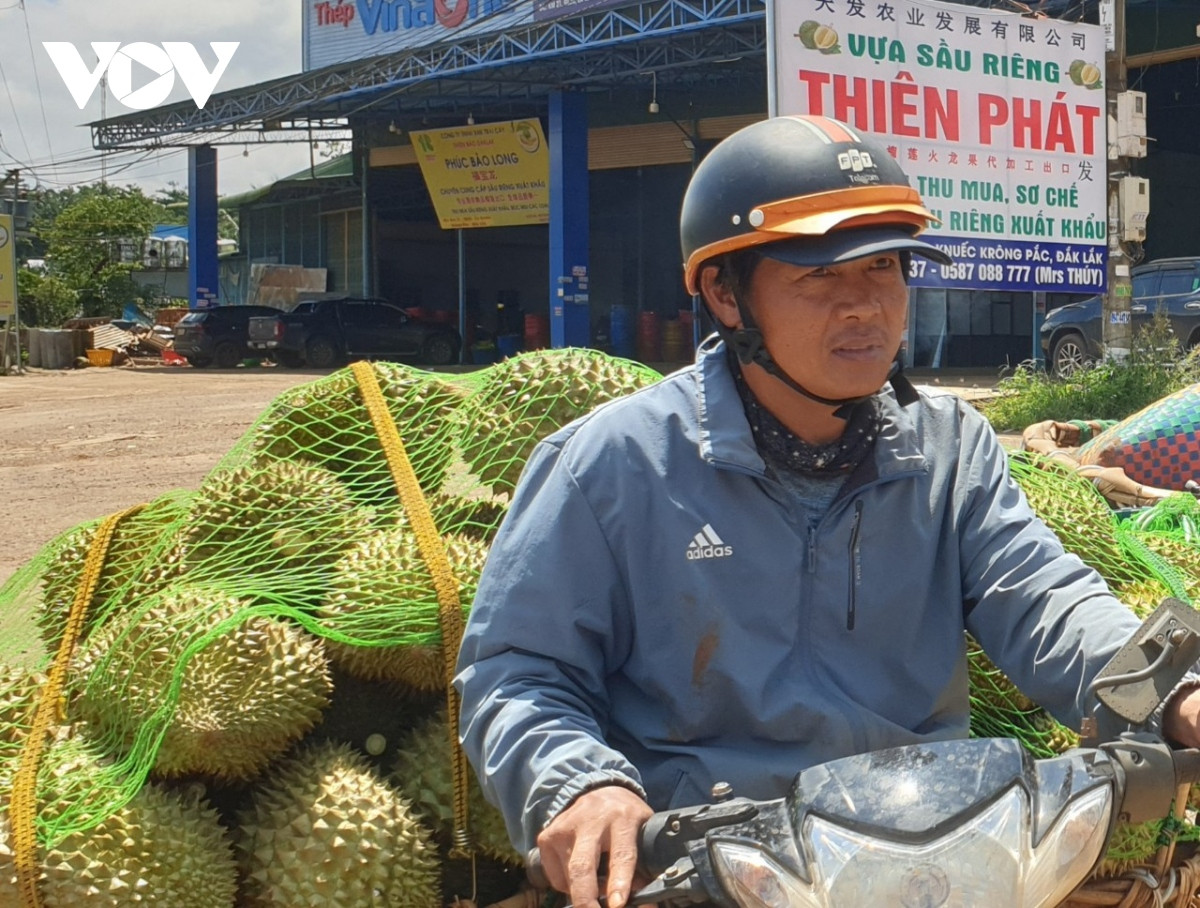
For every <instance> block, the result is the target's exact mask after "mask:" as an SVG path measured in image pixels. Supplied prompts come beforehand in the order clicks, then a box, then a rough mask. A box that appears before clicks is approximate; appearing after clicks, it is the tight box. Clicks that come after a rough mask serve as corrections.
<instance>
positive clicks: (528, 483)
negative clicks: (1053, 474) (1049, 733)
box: [456, 342, 1138, 850]
mask: <svg viewBox="0 0 1200 908" xmlns="http://www.w3.org/2000/svg"><path fill="white" fill-rule="evenodd" d="M881 401H882V411H883V428H882V431H881V432H880V435H879V438H878V441H877V443H876V445H875V449H874V452H873V456H868V459H867V460H866V461H865V462H864V463H863V464H861V465H860V466H859V468H858V469H857V470H856V471H855V473H854V474H852V476H851V477H850V479H848V480H847V482H846V484H845V486H844V487H843V488H842V489H841V490H840V492H839V494H838V496H837V498H836V499H835V500H834V502H833V505H832V506H831V507H830V509H829V511H828V512H827V513H826V514H825V515H824V517H822V518H821V520H820V522H819V524H818V525H817V526H816V527H815V528H810V525H809V521H808V519H807V517H806V515H805V514H804V513H800V512H798V510H797V508H796V506H795V505H794V503H793V501H794V499H792V498H791V497H790V495H789V493H788V492H787V491H786V490H785V489H784V487H783V486H782V485H781V484H780V483H778V482H777V481H775V480H773V479H772V478H770V477H769V475H768V473H767V471H766V469H765V467H764V464H763V461H762V458H761V457H760V456H759V454H758V452H757V451H756V449H755V447H754V444H753V441H752V439H751V435H750V430H749V426H748V424H747V421H746V417H745V414H744V411H743V408H742V404H741V400H740V398H739V397H738V394H737V390H736V388H735V385H734V381H733V377H732V375H731V374H730V371H729V366H728V364H727V360H726V355H725V351H724V347H723V345H722V344H720V343H713V342H710V343H707V344H706V345H704V346H703V347H702V348H701V350H700V352H699V353H698V355H697V361H696V363H695V365H693V366H690V367H688V368H685V369H683V370H680V371H679V372H676V373H673V374H672V375H670V376H668V377H667V378H665V379H664V380H663V381H662V382H660V383H658V384H655V385H653V386H651V387H649V388H646V389H644V390H642V391H640V392H638V393H636V394H634V395H632V396H630V397H628V398H625V399H622V400H619V401H614V402H612V403H610V404H607V405H605V406H603V407H601V408H599V409H598V410H596V411H595V412H593V413H591V414H590V415H588V416H586V417H584V418H583V419H580V420H578V421H577V422H575V423H573V424H572V425H570V426H567V427H566V428H565V429H563V430H562V431H560V432H558V433H556V434H555V435H553V436H551V437H550V438H548V439H546V440H545V441H544V442H542V443H541V444H540V445H539V446H538V447H537V449H536V451H535V452H534V454H533V456H532V457H531V458H530V460H529V463H528V465H527V467H526V469H525V473H524V475H523V478H522V481H521V483H520V485H519V488H518V489H517V492H516V494H515V496H514V501H513V504H512V508H511V510H510V512H509V514H508V517H507V519H506V520H505V522H504V525H503V526H502V528H501V530H500V532H499V534H498V535H497V537H496V540H495V543H494V544H493V546H492V549H491V554H490V557H489V559H488V562H487V566H486V568H485V570H484V573H483V577H482V580H481V583H480V585H479V590H478V593H477V595H476V597H475V604H474V608H473V610H472V613H471V616H470V620H469V622H468V625H467V629H466V634H465V638H464V640H463V645H462V649H461V651H460V655H459V663H458V676H457V679H456V685H457V686H458V688H459V690H460V692H461V694H462V721H461V725H460V732H461V736H462V740H463V744H464V747H465V748H466V751H467V754H468V756H469V758H470V760H471V762H472V764H473V766H474V767H475V770H476V772H477V773H478V775H479V777H480V780H481V782H482V784H483V788H484V791H485V793H486V795H487V797H488V799H489V800H491V801H492V802H493V803H495V804H496V805H497V806H499V807H500V809H501V811H502V812H503V813H504V816H505V818H506V821H507V824H508V829H509V833H510V835H511V836H512V838H513V841H514V844H515V845H516V846H517V847H518V848H519V849H522V850H524V849H528V848H530V847H532V846H533V845H534V843H535V839H536V836H537V834H538V832H539V831H540V830H541V829H542V828H543V826H545V824H546V823H547V822H549V820H550V819H552V818H553V817H554V816H555V815H556V814H557V813H558V812H559V811H561V810H562V809H563V808H564V807H566V806H567V805H568V804H569V803H570V801H571V800H573V799H574V798H575V797H576V796H578V795H579V794H580V793H582V792H583V791H585V790H586V789H588V788H591V787H594V786H595V785H597V784H600V783H604V782H616V783H620V784H624V785H628V786H630V787H632V788H634V789H635V790H637V791H639V792H642V793H643V794H644V795H645V796H646V798H647V800H648V801H649V803H650V805H651V806H652V807H654V808H655V809H656V810H662V809H665V808H667V807H669V806H679V805H683V804H695V803H702V802H704V801H706V800H708V797H709V794H708V793H709V790H710V788H711V787H712V784H713V783H714V782H717V781H726V782H730V783H732V785H733V788H734V791H735V793H737V794H739V795H744V796H747V797H753V798H775V797H780V796H782V795H783V794H784V792H785V791H786V788H787V785H788V784H789V783H790V782H791V780H792V778H793V776H794V775H795V774H796V773H797V772H798V771H799V770H801V769H803V768H805V767H808V766H811V765H814V764H817V763H821V762H824V761H826V760H830V759H834V758H836V757H841V756H846V755H848V754H852V753H860V752H864V751H868V750H874V749H877V748H882V747H888V746H894V745H898V744H906V743H913V742H919V741H930V740H939V739H946V738H959V737H965V736H966V735H967V733H968V721H969V705H968V693H967V661H966V652H965V643H964V634H963V630H964V628H965V629H966V630H969V631H970V632H971V633H972V634H973V635H974V636H975V637H976V639H978V640H979V641H980V643H981V644H982V645H983V646H984V648H985V650H986V651H987V653H988V654H989V656H990V657H991V658H992V660H993V661H994V662H995V663H996V664H997V665H998V666H999V667H1000V668H1001V669H1003V670H1004V671H1005V673H1007V674H1008V676H1009V677H1010V678H1012V679H1013V680H1014V681H1015V682H1016V683H1017V685H1018V686H1019V687H1020V688H1021V689H1022V690H1023V691H1024V692H1025V693H1026V694H1028V695H1029V696H1030V697H1032V698H1033V699H1034V700H1035V701H1037V702H1039V703H1041V704H1042V705H1044V706H1045V707H1046V708H1047V709H1048V710H1050V711H1051V712H1052V713H1053V714H1054V715H1055V716H1056V717H1058V718H1059V720H1060V721H1062V722H1064V723H1066V724H1068V725H1070V726H1072V727H1074V728H1078V727H1079V723H1080V719H1081V701H1082V699H1083V694H1084V691H1085V690H1086V688H1087V685H1088V683H1089V682H1090V681H1091V679H1092V677H1093V676H1094V675H1095V673H1096V672H1098V671H1099V669H1100V668H1101V667H1102V666H1103V665H1104V663H1105V662H1107V661H1108V659H1109V657H1110V656H1111V655H1112V654H1113V653H1114V652H1115V651H1116V649H1117V648H1119V646H1120V645H1121V644H1122V643H1124V641H1125V640H1126V639H1127V638H1128V637H1129V636H1130V634H1131V633H1132V632H1133V630H1134V629H1135V628H1136V627H1137V626H1138V621H1137V619H1136V618H1135V617H1134V616H1133V615H1132V614H1131V613H1130V611H1129V610H1128V609H1126V608H1125V606H1123V605H1122V604H1121V603H1120V602H1118V601H1117V600H1116V599H1115V598H1114V597H1113V596H1112V595H1111V594H1110V593H1109V591H1108V589H1107V587H1106V586H1105V584H1104V583H1103V581H1102V580H1101V578H1100V577H1099V575H1097V574H1096V573H1095V572H1094V571H1093V570H1091V569H1090V568H1088V567H1086V566H1085V565H1084V564H1083V563H1082V562H1081V561H1080V560H1079V559H1078V558H1076V557H1075V556H1073V555H1068V554H1065V553H1064V552H1063V549H1062V546H1061V545H1060V543H1059V541H1058V539H1057V537H1056V536H1055V535H1054V534H1053V533H1052V532H1051V531H1050V530H1049V529H1047V528H1046V526H1045V525H1044V524H1042V523H1041V522H1040V521H1039V520H1038V519H1037V518H1036V517H1035V516H1034V515H1033V513H1032V511H1031V510H1030V508H1029V506H1028V504H1027V502H1026V500H1025V498H1024V496H1023V494H1022V493H1021V491H1020V489H1019V488H1018V486H1017V485H1016V484H1015V483H1014V482H1013V481H1012V479H1011V478H1010V477H1009V475H1008V470H1007V460H1006V457H1005V454H1004V452H1003V450H1002V449H1001V447H1000V445H999V443H998V441H997V439H996V436H995V434H994V433H993V432H992V430H991V428H990V426H989V425H988V424H987V423H986V421H985V420H984V419H983V418H982V417H981V416H980V415H979V414H978V413H977V412H976V411H975V410H974V409H973V408H972V407H971V406H970V405H968V404H966V403H964V402H963V401H962V400H961V399H959V398H957V397H955V396H953V395H949V394H946V395H937V396H929V395H925V394H922V396H921V399H920V401H919V402H917V403H915V404H912V405H911V406H908V407H903V408H902V407H900V405H899V404H898V403H897V402H896V400H895V398H894V397H893V396H892V395H891V394H890V393H885V394H882V395H881Z"/></svg>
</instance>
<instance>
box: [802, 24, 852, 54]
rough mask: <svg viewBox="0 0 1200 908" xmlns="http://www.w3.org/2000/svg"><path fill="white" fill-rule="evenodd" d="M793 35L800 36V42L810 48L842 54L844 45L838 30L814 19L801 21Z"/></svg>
mask: <svg viewBox="0 0 1200 908" xmlns="http://www.w3.org/2000/svg"><path fill="white" fill-rule="evenodd" d="M792 37H794V38H799V39H800V43H801V44H803V45H804V46H805V47H807V48H808V49H809V50H816V51H820V52H821V53H823V54H840V53H841V52H842V46H841V45H840V44H839V43H838V33H837V30H836V29H834V28H833V27H832V26H829V25H822V24H821V23H820V22H816V21H814V20H812V19H806V20H805V21H803V22H801V23H800V28H798V29H797V30H796V34H795V35H793V36H792Z"/></svg>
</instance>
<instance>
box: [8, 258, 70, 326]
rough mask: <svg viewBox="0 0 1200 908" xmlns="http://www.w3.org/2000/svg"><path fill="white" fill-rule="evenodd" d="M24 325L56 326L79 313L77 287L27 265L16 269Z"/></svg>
mask: <svg viewBox="0 0 1200 908" xmlns="http://www.w3.org/2000/svg"><path fill="white" fill-rule="evenodd" d="M17 294H18V296H19V298H20V315H21V324H23V325H27V326H29V327H33V328H38V327H40V328H55V327H58V326H59V325H61V324H62V323H63V322H65V321H66V320H67V319H69V318H72V317H73V316H74V315H76V314H77V311H78V309H79V302H78V298H77V294H76V293H75V291H74V290H72V289H71V288H70V287H68V286H67V285H66V283H65V282H63V281H62V280H60V279H59V278H56V277H52V276H43V275H41V274H38V273H37V272H36V271H31V270H30V269H28V268H21V269H19V270H18V271H17Z"/></svg>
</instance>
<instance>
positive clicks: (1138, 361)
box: [982, 313, 1200, 431]
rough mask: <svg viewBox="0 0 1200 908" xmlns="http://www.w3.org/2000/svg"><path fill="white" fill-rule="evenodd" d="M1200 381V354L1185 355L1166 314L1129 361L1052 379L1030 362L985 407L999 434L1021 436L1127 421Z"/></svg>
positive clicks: (1136, 344)
mask: <svg viewBox="0 0 1200 908" xmlns="http://www.w3.org/2000/svg"><path fill="white" fill-rule="evenodd" d="M1197 381H1200V354H1198V353H1197V352H1195V351H1193V352H1192V353H1191V354H1189V355H1187V356H1181V355H1180V351H1179V342H1178V339H1177V338H1176V337H1175V335H1174V334H1173V333H1172V331H1171V326H1170V322H1169V321H1168V319H1167V317H1166V315H1165V314H1163V313H1159V314H1157V315H1155V317H1154V319H1153V320H1152V321H1151V323H1150V324H1149V325H1148V326H1146V327H1145V328H1143V329H1141V330H1139V331H1137V332H1136V333H1135V334H1134V337H1133V343H1132V347H1131V350H1130V354H1129V357H1128V358H1127V359H1126V360H1125V361H1124V362H1120V363H1118V362H1113V361H1107V362H1103V363H1098V364H1096V365H1094V366H1091V367H1089V368H1085V369H1080V370H1078V371H1077V372H1075V373H1074V374H1073V375H1072V376H1071V377H1070V378H1066V379H1057V378H1051V377H1050V376H1049V375H1047V374H1046V373H1045V372H1043V371H1041V370H1039V369H1037V368H1035V367H1034V366H1033V365H1032V364H1030V363H1022V364H1021V365H1019V366H1017V368H1016V370H1015V371H1014V372H1013V374H1012V375H1010V376H1007V377H1005V378H1003V379H1001V380H1000V383H999V384H998V385H997V390H998V391H1000V392H1001V396H1000V397H998V398H997V399H995V400H993V401H990V402H989V403H987V404H985V405H984V406H983V407H982V410H983V413H984V415H985V416H986V417H987V418H988V421H989V422H991V424H992V426H993V427H994V428H995V429H996V430H997V431H1014V430H1015V431H1020V430H1022V429H1024V428H1025V427H1026V426H1031V425H1033V424H1035V423H1039V422H1043V421H1045V420H1048V419H1054V420H1058V421H1060V422H1063V421H1067V420H1071V419H1124V418H1125V417H1126V416H1130V415H1132V414H1134V413H1136V412H1137V411H1138V410H1141V409H1142V408H1143V407H1146V406H1149V405H1150V404H1152V403H1154V402H1155V401H1156V400H1159V399H1160V398H1162V397H1165V396H1166V395H1168V394H1171V393H1173V392H1175V391H1178V390H1180V389H1181V388H1186V387H1187V386H1188V385H1191V384H1195V383H1196V382H1197Z"/></svg>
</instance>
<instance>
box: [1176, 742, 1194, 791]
mask: <svg viewBox="0 0 1200 908" xmlns="http://www.w3.org/2000/svg"><path fill="white" fill-rule="evenodd" d="M1171 758H1172V760H1173V761H1174V763H1175V782H1176V784H1178V785H1183V784H1185V783H1191V782H1200V750H1197V749H1196V748H1194V747H1188V748H1184V749H1181V750H1176V751H1172V753H1171Z"/></svg>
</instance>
